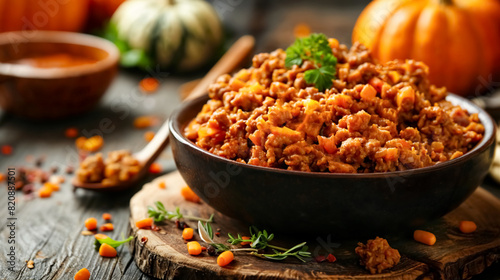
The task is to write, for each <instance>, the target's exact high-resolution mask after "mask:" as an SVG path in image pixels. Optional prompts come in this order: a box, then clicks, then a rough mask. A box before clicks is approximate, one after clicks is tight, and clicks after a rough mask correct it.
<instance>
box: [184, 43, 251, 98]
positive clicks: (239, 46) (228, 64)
mask: <svg viewBox="0 0 500 280" xmlns="http://www.w3.org/2000/svg"><path fill="white" fill-rule="evenodd" d="M254 45H255V39H254V38H253V36H250V35H245V36H242V37H241V38H239V39H238V40H237V41H236V42H235V43H234V44H233V45H232V46H231V48H230V49H229V50H227V52H226V53H225V54H224V55H223V56H222V57H221V59H219V61H218V62H217V63H216V64H215V65H214V67H212V69H210V71H208V73H207V74H206V75H205V77H204V78H203V79H202V80H201V81H200V82H199V83H198V85H196V87H195V88H194V89H193V90H192V91H191V93H190V94H189V95H188V96H187V97H186V99H185V100H191V99H194V98H197V97H199V96H202V95H204V94H206V93H207V92H208V86H209V85H210V84H211V83H213V82H214V81H215V79H217V78H218V77H219V76H220V75H222V74H225V73H229V72H230V71H232V70H234V68H236V67H237V66H238V65H239V64H240V63H241V61H242V60H243V59H245V57H247V56H248V54H249V53H250V52H251V51H252V49H253V47H254Z"/></svg>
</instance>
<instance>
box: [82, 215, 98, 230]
mask: <svg viewBox="0 0 500 280" xmlns="http://www.w3.org/2000/svg"><path fill="white" fill-rule="evenodd" d="M85 227H86V228H87V229H88V230H95V229H96V228H97V219H96V218H94V217H90V218H88V219H86V220H85Z"/></svg>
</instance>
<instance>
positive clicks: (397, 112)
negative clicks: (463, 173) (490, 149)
mask: <svg viewBox="0 0 500 280" xmlns="http://www.w3.org/2000/svg"><path fill="white" fill-rule="evenodd" d="M331 42H332V44H331V45H330V46H331V47H332V52H333V54H334V55H335V56H336V57H337V61H338V63H337V75H336V77H337V79H336V80H334V81H333V86H332V88H330V89H327V90H325V91H324V92H320V91H318V89H317V88H315V87H312V86H310V85H308V84H307V83H306V81H305V79H304V72H305V71H307V70H308V69H311V68H312V67H314V66H313V65H312V64H311V63H309V62H308V61H305V62H304V63H303V64H302V66H300V67H299V66H297V65H295V66H293V67H292V68H291V69H286V68H285V57H286V53H285V52H284V51H283V50H281V49H278V50H276V51H274V52H272V53H261V54H258V55H256V56H254V58H253V65H252V67H250V68H248V69H242V70H240V71H239V72H238V73H236V74H235V75H233V76H231V75H222V76H220V77H219V78H218V79H217V81H216V82H215V83H213V84H212V85H211V86H210V87H209V96H210V100H209V101H208V102H207V104H206V105H204V107H203V109H202V110H201V112H200V113H199V114H198V115H197V117H196V118H195V119H193V120H192V121H191V122H190V124H189V125H188V126H187V127H186V128H185V135H186V137H187V138H188V139H190V140H192V141H193V142H195V143H196V145H198V146H199V147H201V148H203V149H205V150H207V151H209V152H211V153H213V154H216V155H219V156H222V157H225V158H228V159H232V160H236V161H238V162H244V163H248V164H253V165H258V166H265V167H274V168H282V169H289V170H300V171H315V172H333V173H367V172H387V171H398V170H407V169H413V168H421V167H425V166H431V165H435V164H438V163H440V162H444V161H447V160H450V159H454V158H457V157H459V156H461V155H463V154H464V153H466V152H467V151H469V150H470V149H471V148H473V147H474V146H475V145H476V144H477V143H478V142H479V141H480V140H481V139H482V137H483V134H484V127H483V125H481V124H480V123H479V119H478V116H477V114H469V113H468V112H467V111H466V110H465V109H462V108H460V107H459V106H454V105H452V104H451V103H450V102H448V101H446V100H445V97H446V94H447V92H446V89H445V88H437V87H435V86H433V85H430V84H429V80H428V78H427V75H428V69H427V66H425V65H424V64H423V63H421V62H416V61H413V60H407V61H393V62H389V63H387V64H385V65H381V64H377V63H376V62H375V61H374V60H373V59H372V57H371V55H370V52H369V50H368V49H366V48H365V47H364V46H363V45H361V44H358V43H355V44H354V45H353V46H352V48H351V49H350V50H349V49H348V48H347V47H346V46H345V45H341V44H340V45H339V44H338V43H335V40H331Z"/></svg>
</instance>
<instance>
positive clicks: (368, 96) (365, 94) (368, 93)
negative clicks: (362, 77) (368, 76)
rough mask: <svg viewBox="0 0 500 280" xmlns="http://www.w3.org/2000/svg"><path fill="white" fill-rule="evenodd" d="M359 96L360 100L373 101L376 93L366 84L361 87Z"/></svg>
mask: <svg viewBox="0 0 500 280" xmlns="http://www.w3.org/2000/svg"><path fill="white" fill-rule="evenodd" d="M359 95H360V96H361V99H364V100H367V101H369V100H373V99H374V98H375V96H377V91H376V90H375V88H373V87H372V86H371V85H369V84H367V85H365V86H364V87H363V89H362V90H361V93H360V94H359Z"/></svg>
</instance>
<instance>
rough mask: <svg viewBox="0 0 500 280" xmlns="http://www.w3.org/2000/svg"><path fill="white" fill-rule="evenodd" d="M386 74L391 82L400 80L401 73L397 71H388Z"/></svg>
mask: <svg viewBox="0 0 500 280" xmlns="http://www.w3.org/2000/svg"><path fill="white" fill-rule="evenodd" d="M388 76H389V79H391V82H392V83H393V84H396V83H398V82H399V81H400V80H401V75H399V73H398V71H389V73H388Z"/></svg>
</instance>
